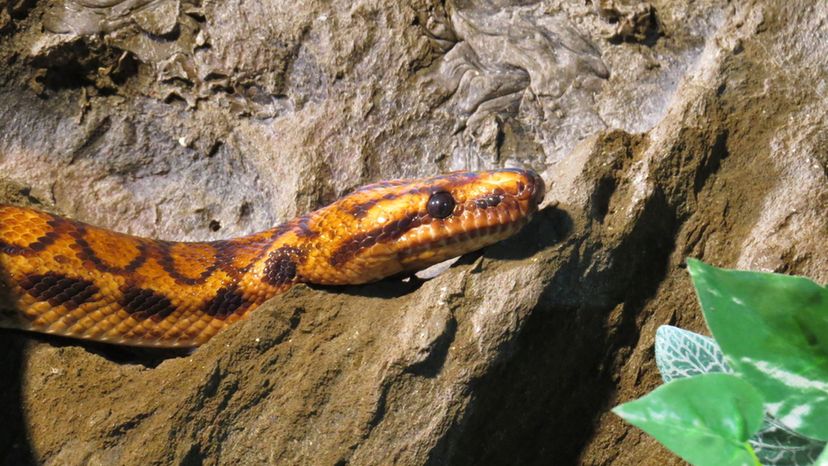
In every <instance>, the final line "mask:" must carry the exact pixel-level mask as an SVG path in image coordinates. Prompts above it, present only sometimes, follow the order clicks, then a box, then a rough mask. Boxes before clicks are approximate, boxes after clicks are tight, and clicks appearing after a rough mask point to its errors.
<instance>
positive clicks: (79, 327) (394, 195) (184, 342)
mask: <svg viewBox="0 0 828 466" xmlns="http://www.w3.org/2000/svg"><path fill="white" fill-rule="evenodd" d="M544 193H545V187H544V183H543V180H542V179H541V178H540V177H539V176H538V175H537V174H535V173H533V172H531V171H528V170H518V169H506V170H493V171H485V172H453V173H450V174H447V175H442V176H437V177H431V178H424V179H412V180H395V181H386V182H380V183H375V184H371V185H368V186H365V187H363V188H360V189H358V190H356V191H354V192H353V193H351V194H349V195H347V196H345V197H342V198H341V199H339V200H337V201H336V202H334V203H332V204H330V205H328V206H326V207H323V208H321V209H319V210H316V211H314V212H311V213H309V214H307V215H304V216H302V217H299V218H296V219H294V220H292V221H289V222H287V223H285V224H282V225H279V226H276V227H274V228H272V229H270V230H266V231H262V232H259V233H255V234H252V235H249V236H243V237H238V238H232V239H228V240H222V241H211V242H171V241H160V240H153V239H147V238H141V237H136V236H131V235H126V234H123V233H117V232H114V231H110V230H106V229H103V228H98V227H95V226H92V225H87V224H84V223H80V222H77V221H73V220H69V219H66V218H63V217H59V216H56V215H51V214H48V213H45V212H41V211H38V210H33V209H29V208H23V207H15V206H10V205H0V326H3V327H8V328H15V329H23V330H29V331H35V332H42V333H50V334H57V335H62V336H68V337H75V338H84V339H89V340H95V341H102V342H108V343H114V344H122V345H134V346H152V347H192V346H198V345H200V344H202V343H204V342H205V341H207V340H208V339H210V338H211V337H212V336H214V335H215V334H216V333H218V332H219V331H220V330H221V329H223V328H225V327H226V326H227V325H229V324H232V323H233V322H236V321H238V320H239V319H242V318H244V316H245V315H247V314H248V313H249V312H250V311H252V310H253V309H255V308H256V307H257V306H259V305H260V304H261V303H262V302H264V301H265V300H267V299H269V298H271V297H273V296H274V295H276V294H278V293H281V292H284V291H285V290H287V289H288V288H289V287H290V286H292V285H293V284H295V283H298V282H306V283H315V284H326V285H341V284H361V283H367V282H371V281H375V280H379V279H381V278H383V277H387V276H390V275H394V274H397V273H400V272H405V271H412V270H417V269H422V268H425V267H427V266H430V265H432V264H435V263H438V262H441V261H443V260H446V259H449V258H451V257H455V256H459V255H462V254H465V253H467V252H470V251H473V250H476V249H479V248H481V247H483V246H486V245H488V244H492V243H494V242H497V241H500V240H502V239H504V238H506V237H508V236H510V235H512V234H514V233H515V232H517V231H518V230H519V229H520V228H521V227H522V226H523V225H524V224H525V223H526V222H528V220H529V218H530V217H531V215H532V214H533V213H534V212H535V211H536V210H537V208H538V204H539V203H540V201H541V200H542V198H543V196H544Z"/></svg>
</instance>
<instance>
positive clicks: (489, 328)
mask: <svg viewBox="0 0 828 466" xmlns="http://www.w3.org/2000/svg"><path fill="white" fill-rule="evenodd" d="M162 3H164V2H159V1H152V0H149V1H146V0H143V1H140V2H126V1H123V2H122V1H117V0H116V1H108V2H97V3H93V2H80V1H75V0H54V1H45V2H41V3H37V4H33V3H30V2H11V3H10V4H9V5H7V6H4V5H3V4H2V3H0V10H2V12H3V13H4V14H0V63H3V66H2V67H0V125H1V126H0V188H1V189H0V200H2V201H5V202H14V203H18V204H27V205H31V204H34V205H37V206H39V207H40V208H46V209H50V210H52V211H54V212H60V213H63V214H66V215H69V216H72V217H74V218H77V219H80V220H84V221H88V222H92V223H96V224H100V225H103V226H106V227H109V228H114V229H118V230H121V231H126V232H130V233H135V234H141V235H151V236H156V237H161V238H165V239H178V240H203V239H217V238H225V237H229V236H234V235H237V234H242V233H247V232H252V231H255V230H259V229H264V228H267V227H270V226H271V225H273V224H275V223H278V222H280V221H284V220H286V219H289V218H291V217H293V216H294V215H297V214H300V213H303V212H305V211H307V210H310V209H312V208H314V207H316V206H318V205H321V204H324V203H326V202H329V201H332V200H333V199H335V198H336V197H338V196H340V195H342V194H343V193H346V192H348V191H350V190H352V189H354V188H355V187H356V186H358V185H360V184H363V183H365V182H368V181H373V180H378V179H382V178H391V177H398V176H413V175H427V174H432V173H437V172H441V171H447V170H451V169H456V168H472V169H482V168H492V167H501V166H526V167H530V168H534V169H536V170H538V171H540V172H542V173H543V175H544V178H545V180H546V182H547V185H548V186H549V194H548V196H547V200H546V203H545V204H544V209H543V210H542V211H541V212H540V213H539V214H538V215H537V217H536V219H535V220H534V221H533V222H532V223H530V224H529V225H528V226H527V227H526V228H525V229H524V231H523V232H521V233H520V234H519V235H518V236H516V237H513V238H511V239H509V240H506V241H504V242H502V243H500V244H498V245H495V246H492V247H490V248H488V249H487V250H486V251H485V252H483V253H482V254H475V255H471V256H470V257H464V258H462V259H461V260H459V261H458V262H457V263H455V264H454V265H452V266H451V267H450V268H448V269H447V270H445V271H444V272H442V273H441V274H438V275H437V276H436V277H434V278H431V279H429V280H426V281H419V280H409V281H406V282H401V281H399V280H392V279H389V280H386V281H383V282H381V283H378V284H372V285H364V286H359V287H343V288H321V287H315V288H312V287H305V286H299V287H295V288H294V289H292V290H291V291H290V292H288V293H286V294H284V295H281V296H279V297H277V298H275V299H273V300H271V301H270V302H269V303H267V304H265V305H263V306H262V307H261V308H259V309H258V310H257V311H256V312H254V313H253V315H251V317H250V319H248V320H246V321H245V322H242V323H239V324H237V325H235V326H233V327H232V328H230V329H228V330H227V331H225V332H223V333H222V334H220V335H219V336H217V337H216V338H215V339H213V340H212V341H210V342H209V343H208V344H206V345H205V346H203V347H201V348H199V349H198V350H196V351H194V352H192V353H191V354H180V353H154V352H136V351H131V350H125V349H121V348H115V347H108V346H104V345H89V344H80V343H78V342H75V341H69V340H59V339H54V338H49V337H46V336H33V335H27V334H21V333H14V332H7V331H4V332H2V334H0V346H2V348H3V350H4V354H5V357H4V358H3V361H2V362H0V372H1V373H2V374H4V377H3V380H4V382H3V386H2V388H0V393H2V395H0V405H1V406H2V410H3V413H4V414H5V413H7V414H8V415H7V416H6V415H4V420H6V423H7V426H9V427H8V428H7V429H5V431H4V432H3V434H2V435H0V460H2V461H4V462H5V463H9V464H56V465H57V464H87V463H89V464H147V463H151V464H167V463H175V464H226V463H239V464H296V463H314V464H345V463H352V464H388V463H400V464H550V463H552V464H573V463H576V464H590V465H598V464H618V465H625V464H652V463H657V464H682V463H681V461H680V460H679V459H678V458H676V457H675V456H673V455H671V454H670V453H669V452H667V451H666V450H665V449H663V448H661V447H660V446H658V444H657V442H655V441H654V440H653V439H651V438H650V437H648V436H646V435H645V434H643V433H642V432H641V431H639V430H637V429H635V428H633V427H631V426H629V425H627V424H625V423H623V421H621V420H620V419H619V418H617V417H615V416H614V415H612V414H610V413H609V411H608V410H609V408H611V407H612V406H614V405H616V404H618V403H620V402H623V401H627V400H629V399H632V398H635V397H638V396H641V395H643V394H644V393H646V392H648V391H649V390H651V389H653V388H654V387H656V386H657V385H658V384H659V383H660V378H659V375H658V372H657V370H656V367H655V364H654V361H653V358H652V348H653V338H654V335H655V331H656V329H657V328H658V326H659V325H662V324H666V323H670V324H673V325H679V326H681V327H684V328H688V329H690V330H693V331H699V332H704V323H703V320H702V318H701V314H700V312H699V310H698V305H697V304H696V301H695V296H694V295H693V291H692V288H691V286H690V283H689V280H688V277H687V274H686V271H685V270H684V268H683V263H684V260H685V259H686V257H698V258H701V259H703V260H705V261H707V262H711V263H713V264H715V265H719V266H730V267H742V268H752V269H759V270H773V271H780V272H786V273H796V274H802V275H807V276H810V277H812V278H813V279H815V280H817V281H819V282H822V283H824V282H826V281H828V253H826V251H825V248H824V243H825V237H826V234H828V202H826V200H828V170H827V169H826V166H828V153H826V149H825V147H826V140H825V138H826V137H825V134H828V132H826V128H825V121H828V118H826V116H828V115H826V112H827V111H828V110H826V109H828V105H826V103H827V102H826V84H825V80H824V78H823V76H825V75H828V73H826V71H828V70H826V63H828V60H826V55H827V54H828V50H826V46H825V44H826V39H828V37H827V36H828V29H826V24H828V10H826V9H825V8H823V7H822V6H821V5H819V4H814V3H813V2H807V1H805V0H792V1H790V2H787V3H785V4H781V3H778V2H763V1H752V2H740V3H737V4H729V3H728V2H723V1H715V0H706V1H699V2H692V3H687V2H638V3H636V2H628V1H621V0H615V1H604V0H601V1H598V0H596V1H593V2H588V3H587V4H584V3H583V2H580V3H579V2H557V1H554V0H549V1H513V2H508V1H501V0H489V1H483V0H481V1H469V0H456V1H451V2H445V3H444V2H433V1H427V0H421V1H416V2H413V3H406V4H404V5H403V4H401V3H398V2H396V3H395V2H389V1H386V0H360V1H357V2H344V1H335V2H332V3H326V4H315V3H311V4H307V5H301V6H297V5H295V4H294V3H290V2H287V3H285V2H258V3H255V2H254V3H246V4H244V6H239V5H223V4H214V3H209V2H208V3H203V4H198V5H193V4H189V3H183V2H167V3H164V4H162ZM430 276H431V275H429V277H430Z"/></svg>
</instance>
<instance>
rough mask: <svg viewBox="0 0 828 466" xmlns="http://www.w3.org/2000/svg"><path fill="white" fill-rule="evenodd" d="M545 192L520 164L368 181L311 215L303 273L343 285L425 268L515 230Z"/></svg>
mask: <svg viewBox="0 0 828 466" xmlns="http://www.w3.org/2000/svg"><path fill="white" fill-rule="evenodd" d="M544 195H545V185H544V182H543V180H542V179H541V177H540V176H538V175H537V174H536V173H534V172H532V171H529V170H520V169H505V170H491V171H483V172H453V173H449V174H447V175H442V176H436V177H431V178H423V179H410V180H395V181H388V182H382V183H376V184H372V185H368V186H365V187H363V188H360V189H359V190H357V191H355V192H353V193H352V194H350V195H348V196H346V197H344V198H342V199H340V200H339V201H337V202H335V203H333V204H331V205H329V206H327V207H325V208H323V209H320V210H318V211H316V212H314V213H313V214H311V216H310V218H309V224H310V225H311V229H313V230H314V231H315V232H316V233H317V237H316V245H315V247H314V248H312V249H311V252H310V255H309V257H308V261H306V263H305V266H303V267H302V270H300V271H299V273H300V275H301V276H302V277H303V279H304V280H306V281H309V282H314V283H323V284H343V283H366V282H371V281H375V280H378V279H380V278H383V277H387V276H389V275H394V274H397V273H400V272H404V271H411V270H419V269H423V268H425V267H428V266H430V265H433V264H436V263H438V262H442V261H444V260H447V259H450V258H452V257H457V256H460V255H463V254H466V253H468V252H472V251H475V250H477V249H480V248H482V247H484V246H487V245H490V244H492V243H495V242H498V241H500V240H503V239H505V238H507V237H509V236H511V235H513V234H515V233H516V232H517V231H518V230H520V228H521V227H523V226H524V225H525V224H526V223H527V222H528V221H529V219H530V218H531V216H532V214H534V213H535V212H536V211H537V209H538V204H540V202H541V201H542V200H543V197H544Z"/></svg>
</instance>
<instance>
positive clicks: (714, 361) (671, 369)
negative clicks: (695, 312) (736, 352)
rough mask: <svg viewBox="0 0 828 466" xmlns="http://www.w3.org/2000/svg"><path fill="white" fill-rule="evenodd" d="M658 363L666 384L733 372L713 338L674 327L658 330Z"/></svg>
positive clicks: (663, 326) (656, 341) (663, 327)
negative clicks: (674, 380) (687, 378)
mask: <svg viewBox="0 0 828 466" xmlns="http://www.w3.org/2000/svg"><path fill="white" fill-rule="evenodd" d="M655 360H656V366H658V371H659V372H660V373H661V378H662V379H663V380H664V381H665V382H669V381H671V380H673V379H683V378H686V377H692V376H694V375H701V374H708V373H712V372H724V373H732V372H733V370H732V369H730V367H728V365H727V362H726V361H725V357H724V354H723V353H722V352H721V350H720V349H719V345H717V344H716V342H715V341H713V339H712V338H708V337H705V336H702V335H699V334H697V333H693V332H689V331H687V330H684V329H680V328H678V327H672V326H670V325H662V326H660V327H659V328H658V330H656V337H655Z"/></svg>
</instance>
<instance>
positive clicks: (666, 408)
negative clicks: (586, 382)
mask: <svg viewBox="0 0 828 466" xmlns="http://www.w3.org/2000/svg"><path fill="white" fill-rule="evenodd" d="M612 411H613V412H614V413H615V414H617V415H619V416H621V417H622V418H624V420H626V421H627V422H629V423H630V424H633V425H634V426H637V427H639V428H641V429H642V430H644V431H645V432H647V433H648V434H650V435H652V436H653V437H655V438H656V440H658V441H659V442H661V443H662V444H664V446H666V447H667V448H669V449H670V450H672V451H673V452H674V453H676V454H677V455H679V456H681V457H682V458H684V459H685V460H687V461H689V462H690V463H692V464H694V465H696V466H707V465H710V466H756V465H759V461H758V460H757V458H756V455H755V454H754V452H753V449H752V448H751V447H750V444H748V442H747V440H748V438H750V436H751V435H752V434H753V433H755V432H756V431H757V430H758V429H759V426H760V425H761V423H762V396H761V395H760V394H759V392H758V391H757V390H756V389H755V388H753V387H752V386H751V385H750V384H749V383H747V382H745V381H744V380H741V379H739V378H738V377H737V376H735V375H729V374H705V375H699V376H696V377H690V378H686V379H679V380H674V381H672V382H670V383H667V384H665V385H662V386H660V387H658V388H657V389H655V390H653V391H652V392H650V393H649V394H648V395H646V396H644V397H642V398H639V399H637V400H635V401H631V402H629V403H624V404H622V405H620V406H617V407H615V408H614V409H613V410H612Z"/></svg>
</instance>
